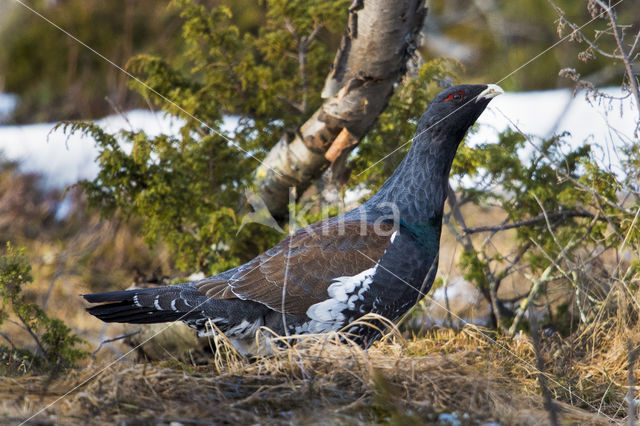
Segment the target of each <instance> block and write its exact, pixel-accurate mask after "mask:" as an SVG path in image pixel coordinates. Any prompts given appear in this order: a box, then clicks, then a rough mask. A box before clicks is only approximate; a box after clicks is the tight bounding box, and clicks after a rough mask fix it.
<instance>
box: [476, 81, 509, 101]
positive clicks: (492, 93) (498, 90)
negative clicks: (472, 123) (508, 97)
mask: <svg viewBox="0 0 640 426" xmlns="http://www.w3.org/2000/svg"><path fill="white" fill-rule="evenodd" d="M502 93H504V90H502V87H500V86H498V85H497V84H487V88H486V89H484V90H483V91H482V92H480V94H479V95H478V97H477V98H476V102H478V101H479V100H485V99H492V98H495V97H496V96H498V95H500V94H502Z"/></svg>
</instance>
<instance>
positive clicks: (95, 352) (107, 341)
mask: <svg viewBox="0 0 640 426" xmlns="http://www.w3.org/2000/svg"><path fill="white" fill-rule="evenodd" d="M141 330H142V329H140V328H139V329H137V330H136V331H132V332H131V333H127V334H121V335H120V336H116V337H112V338H111V339H105V340H103V341H101V342H100V344H99V345H98V347H97V348H96V350H95V351H93V352H92V353H91V360H94V359H95V358H96V354H97V353H98V351H99V350H100V349H102V346H104V345H106V344H107V343H111V342H115V341H118V340H122V339H126V338H127V337H131V336H135V335H136V334H139V333H140V331H141Z"/></svg>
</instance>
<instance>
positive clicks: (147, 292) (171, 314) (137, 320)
mask: <svg viewBox="0 0 640 426" xmlns="http://www.w3.org/2000/svg"><path fill="white" fill-rule="evenodd" d="M82 297H84V299H85V300H86V301H87V302H90V303H100V304H99V305H97V306H93V307H90V308H87V312H89V313H90V314H91V315H93V316H95V317H97V318H99V319H101V320H102V321H105V322H127V323H132V324H149V323H157V322H170V321H189V320H198V319H202V318H204V317H205V315H204V312H203V311H204V309H203V307H202V305H203V304H204V302H205V301H206V298H204V297H203V296H202V295H199V294H198V293H197V292H196V291H195V289H193V288H192V287H190V286H188V285H184V284H181V285H170V286H163V287H155V288H142V289H134V290H124V291H110V292H106V293H93V294H83V295H82Z"/></svg>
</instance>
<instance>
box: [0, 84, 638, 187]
mask: <svg viewBox="0 0 640 426" xmlns="http://www.w3.org/2000/svg"><path fill="white" fill-rule="evenodd" d="M603 91H604V92H605V93H607V94H610V95H614V96H622V95H623V94H622V92H621V91H620V89H617V88H610V89H604V90H603ZM14 101H15V100H9V98H8V97H6V95H5V96H0V111H2V108H3V107H2V105H9V107H10V103H11V102H14ZM621 111H622V115H621ZM503 114H505V115H507V116H508V117H509V119H510V120H511V121H513V123H515V124H516V125H517V126H518V128H519V129H520V130H522V131H523V132H525V133H527V134H530V135H534V136H540V137H547V136H550V135H551V134H552V133H560V132H563V131H569V132H571V134H572V135H571V137H570V138H568V140H570V141H571V144H572V146H574V147H575V146H578V145H580V144H582V143H584V141H585V140H587V141H588V142H590V143H591V144H592V145H598V146H600V147H601V148H602V152H603V153H604V155H603V161H605V162H607V161H608V162H610V163H613V164H614V166H615V164H617V161H616V159H615V152H614V151H613V149H612V148H613V147H614V146H618V147H619V146H620V145H621V143H623V141H625V140H633V139H634V137H633V132H634V126H635V122H636V120H637V118H638V112H637V111H635V109H634V106H633V102H632V100H631V99H630V98H627V99H626V100H625V101H623V102H622V103H621V104H620V102H612V103H608V102H602V103H601V104H600V105H591V104H589V103H588V102H587V101H586V100H585V96H584V93H578V94H577V95H576V96H572V94H571V92H570V91H569V90H553V91H544V92H525V93H505V94H504V95H500V96H498V97H496V98H495V99H493V100H492V101H491V104H490V105H489V108H488V109H487V110H486V111H485V112H484V113H483V114H482V116H481V117H480V119H479V120H478V121H479V123H480V125H481V126H480V128H479V130H478V132H476V133H475V134H472V135H470V143H472V144H474V143H482V142H495V141H497V134H498V132H499V131H502V130H504V129H506V128H507V127H510V126H512V125H511V123H509V121H508V120H507V119H505V117H504V116H503ZM126 117H127V119H125V118H124V117H123V116H122V115H113V116H109V117H106V118H104V119H102V120H99V121H98V124H100V125H101V126H103V127H104V128H105V129H106V130H108V131H112V132H113V131H116V130H118V129H127V130H130V129H132V128H133V129H134V130H144V131H145V132H147V134H149V135H151V136H154V135H157V134H159V133H169V134H173V135H176V134H177V132H178V130H179V128H180V124H181V121H180V120H179V119H176V118H175V117H168V116H165V115H163V114H160V113H152V112H149V111H142V110H137V111H131V112H128V113H126ZM236 122H237V120H236V119H234V118H229V119H228V120H227V122H226V123H225V130H226V131H230V130H232V129H233V126H234V123H236ZM54 125H55V124H54V123H47V124H33V125H28V126H0V152H3V153H4V156H5V157H6V158H8V159H11V160H20V161H22V166H21V167H22V170H23V171H25V172H39V173H42V174H44V175H45V177H46V185H47V186H49V187H57V188H61V187H64V186H66V185H69V184H72V183H74V182H76V181H77V180H79V179H90V178H93V177H94V176H95V175H96V173H97V171H98V167H97V165H96V163H95V159H96V157H97V150H96V148H95V146H94V144H93V142H92V140H91V139H90V138H86V137H81V136H79V135H73V136H71V137H67V136H66V135H65V134H64V133H63V132H62V130H57V131H55V132H52V133H49V132H50V131H51V129H52V128H53V127H54ZM610 129H614V131H611V130H610ZM382 155H383V154H382V153H381V156H382Z"/></svg>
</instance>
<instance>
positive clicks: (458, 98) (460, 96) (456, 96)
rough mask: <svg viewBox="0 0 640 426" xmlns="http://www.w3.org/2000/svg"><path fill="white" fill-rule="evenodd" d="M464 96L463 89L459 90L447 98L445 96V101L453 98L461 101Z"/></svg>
mask: <svg viewBox="0 0 640 426" xmlns="http://www.w3.org/2000/svg"><path fill="white" fill-rule="evenodd" d="M463 97H464V92H463V91H462V90H459V91H457V92H455V93H452V94H450V95H449V96H447V97H446V98H444V100H445V101H450V100H452V99H454V100H456V101H459V100H460V99H462V98H463Z"/></svg>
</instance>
